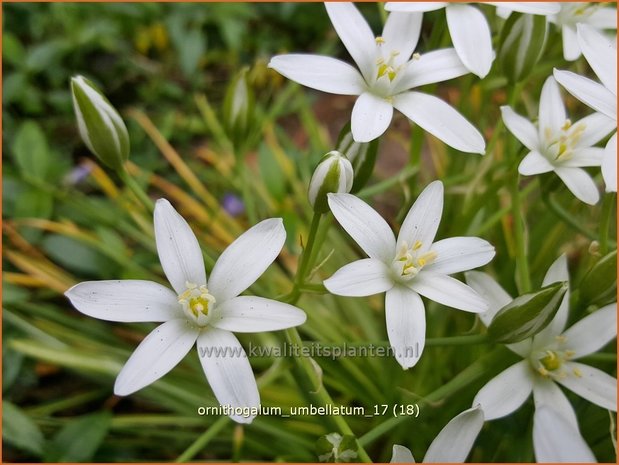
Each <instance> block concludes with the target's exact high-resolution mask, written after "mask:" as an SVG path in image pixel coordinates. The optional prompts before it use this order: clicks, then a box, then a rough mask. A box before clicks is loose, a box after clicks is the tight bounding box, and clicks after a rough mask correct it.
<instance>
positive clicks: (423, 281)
mask: <svg viewBox="0 0 619 465" xmlns="http://www.w3.org/2000/svg"><path fill="white" fill-rule="evenodd" d="M407 284H408V287H410V288H411V289H412V290H413V291H415V292H418V293H419V294H421V295H422V296H424V297H427V298H428V299H430V300H433V301H435V302H438V303H439V304H442V305H446V306H447V307H452V308H457V309H458V310H464V311H465V312H472V313H483V312H485V311H487V310H488V303H487V302H486V301H485V300H484V299H483V298H482V297H481V296H480V295H479V294H478V293H477V292H475V291H474V290H473V289H471V288H470V287H469V286H467V285H466V284H464V283H462V282H460V281H458V280H457V279H454V278H452V277H451V276H446V275H442V274H434V273H431V272H429V271H425V270H422V271H421V272H420V273H419V274H418V275H417V276H415V278H414V279H413V280H412V281H410V282H409V283H407Z"/></svg>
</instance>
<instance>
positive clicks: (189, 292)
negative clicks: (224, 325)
mask: <svg viewBox="0 0 619 465" xmlns="http://www.w3.org/2000/svg"><path fill="white" fill-rule="evenodd" d="M185 286H186V287H187V289H186V290H185V292H183V293H182V294H180V295H179V296H178V303H179V304H181V307H182V308H183V312H184V313H185V316H186V317H187V318H188V319H189V320H190V321H192V322H194V323H195V324H197V325H198V326H206V325H207V324H208V322H209V320H210V319H211V316H212V310H213V307H214V305H215V297H213V296H212V295H211V294H209V292H208V289H207V288H206V286H198V285H197V284H194V283H189V282H187V283H185Z"/></svg>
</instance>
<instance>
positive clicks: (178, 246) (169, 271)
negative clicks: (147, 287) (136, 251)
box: [154, 199, 206, 294]
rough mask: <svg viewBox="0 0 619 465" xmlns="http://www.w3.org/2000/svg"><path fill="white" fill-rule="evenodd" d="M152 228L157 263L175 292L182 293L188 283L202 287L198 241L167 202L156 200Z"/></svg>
mask: <svg viewBox="0 0 619 465" xmlns="http://www.w3.org/2000/svg"><path fill="white" fill-rule="evenodd" d="M154 226H155V241H156V242H157V253H158V254H159V261H160V262H161V266H162V268H163V271H164V273H165V275H166V276H167V278H168V281H170V284H172V287H173V288H174V290H175V291H176V293H177V294H181V293H183V292H185V289H186V288H187V287H186V284H185V283H187V282H189V283H193V284H197V285H198V286H202V285H205V284H206V273H205V271H204V261H203V259H202V250H201V249H200V244H198V239H196V236H195V234H194V233H193V231H192V230H191V228H190V227H189V225H188V224H187V222H186V221H185V219H184V218H183V217H182V216H181V215H179V214H178V212H177V211H176V210H175V209H174V207H173V206H172V205H171V204H170V202H168V201H167V200H166V199H159V200H157V204H156V205H155V219H154Z"/></svg>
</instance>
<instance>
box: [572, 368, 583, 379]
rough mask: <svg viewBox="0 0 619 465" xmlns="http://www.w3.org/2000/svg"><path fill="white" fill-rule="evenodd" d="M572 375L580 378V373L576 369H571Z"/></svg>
mask: <svg viewBox="0 0 619 465" xmlns="http://www.w3.org/2000/svg"><path fill="white" fill-rule="evenodd" d="M572 373H574V376H576V377H577V378H582V371H580V370H579V369H578V368H576V367H574V368H572Z"/></svg>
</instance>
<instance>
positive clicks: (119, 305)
mask: <svg viewBox="0 0 619 465" xmlns="http://www.w3.org/2000/svg"><path fill="white" fill-rule="evenodd" d="M65 295H66V296H67V297H68V298H69V300H70V301H71V303H72V304H73V306H74V307H75V308H76V309H78V310H79V311H80V312H82V313H83V314H84V315H88V316H92V317H94V318H99V319H101V320H107V321H122V322H136V323H137V322H140V321H168V320H171V319H172V318H175V317H176V318H178V317H181V316H182V315H183V314H182V312H181V309H180V306H179V304H178V301H177V296H176V294H175V293H174V292H172V291H171V290H170V289H168V288H167V287H165V286H162V285H161V284H158V283H154V282H152V281H140V280H133V279H131V280H129V279H128V280H122V281H86V282H83V283H79V284H76V285H75V286H73V287H72V288H71V289H69V290H68V291H67V292H65Z"/></svg>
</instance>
